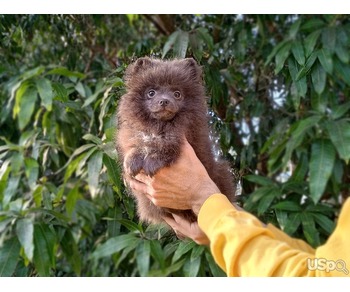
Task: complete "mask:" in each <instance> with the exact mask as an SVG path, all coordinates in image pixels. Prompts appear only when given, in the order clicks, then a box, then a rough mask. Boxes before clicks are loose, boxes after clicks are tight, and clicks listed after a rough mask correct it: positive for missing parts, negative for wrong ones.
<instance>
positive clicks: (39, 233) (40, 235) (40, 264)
mask: <svg viewBox="0 0 350 292" xmlns="http://www.w3.org/2000/svg"><path fill="white" fill-rule="evenodd" d="M54 246H55V235H54V234H53V233H52V231H51V229H50V228H49V227H48V226H47V225H44V224H36V225H34V258H33V259H34V265H35V268H36V270H37V272H38V274H39V276H41V277H48V276H50V271H51V268H53V267H54V264H55V257H56V254H55V253H54Z"/></svg>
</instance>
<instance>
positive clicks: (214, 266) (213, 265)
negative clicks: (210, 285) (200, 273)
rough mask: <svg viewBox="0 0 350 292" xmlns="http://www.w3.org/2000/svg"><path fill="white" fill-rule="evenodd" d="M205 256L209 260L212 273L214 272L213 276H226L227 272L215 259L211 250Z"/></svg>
mask: <svg viewBox="0 0 350 292" xmlns="http://www.w3.org/2000/svg"><path fill="white" fill-rule="evenodd" d="M205 258H206V259H207V261H208V264H209V269H210V271H211V273H212V274H213V277H226V273H225V272H224V271H223V270H222V269H221V268H220V267H219V266H218V264H217V263H216V262H215V261H214V258H213V256H212V254H211V253H210V252H209V251H207V252H206V253H205Z"/></svg>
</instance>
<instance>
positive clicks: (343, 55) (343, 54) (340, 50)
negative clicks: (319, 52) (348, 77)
mask: <svg viewBox="0 0 350 292" xmlns="http://www.w3.org/2000/svg"><path fill="white" fill-rule="evenodd" d="M335 53H336V55H337V56H338V58H339V60H340V61H342V62H343V63H345V64H347V63H349V60H350V56H349V51H348V50H347V49H346V48H344V47H343V46H342V45H337V46H336V47H335Z"/></svg>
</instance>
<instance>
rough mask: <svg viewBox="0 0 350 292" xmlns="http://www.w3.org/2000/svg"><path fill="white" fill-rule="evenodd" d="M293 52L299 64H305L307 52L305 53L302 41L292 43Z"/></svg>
mask: <svg viewBox="0 0 350 292" xmlns="http://www.w3.org/2000/svg"><path fill="white" fill-rule="evenodd" d="M292 52H293V56H294V58H295V60H297V62H298V63H299V65H304V64H305V54H304V48H303V46H302V44H301V42H300V41H296V42H293V45H292Z"/></svg>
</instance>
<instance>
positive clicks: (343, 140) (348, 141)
mask: <svg viewBox="0 0 350 292" xmlns="http://www.w3.org/2000/svg"><path fill="white" fill-rule="evenodd" d="M326 128H327V131H328V134H329V137H330V138H331V141H332V143H333V145H334V147H335V148H336V149H337V152H338V154H339V156H340V158H341V159H344V160H345V161H349V159H350V123H349V122H348V121H346V120H339V121H329V122H328V123H327V125H326Z"/></svg>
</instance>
